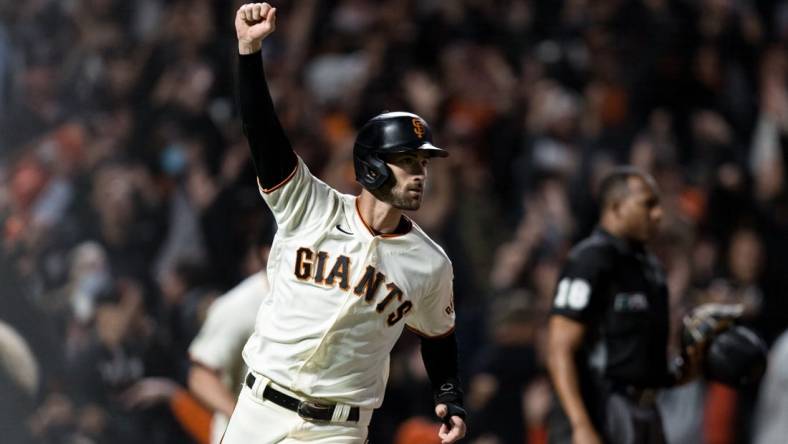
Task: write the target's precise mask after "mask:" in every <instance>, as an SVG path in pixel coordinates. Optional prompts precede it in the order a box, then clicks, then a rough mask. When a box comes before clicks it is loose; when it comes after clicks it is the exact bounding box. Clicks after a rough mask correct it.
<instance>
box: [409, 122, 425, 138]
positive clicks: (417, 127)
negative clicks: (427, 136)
mask: <svg viewBox="0 0 788 444" xmlns="http://www.w3.org/2000/svg"><path fill="white" fill-rule="evenodd" d="M411 122H413V132H414V133H416V136H418V138H419V139H421V138H423V137H424V125H423V124H422V123H421V120H420V119H417V118H415V117H414V118H413V120H411Z"/></svg>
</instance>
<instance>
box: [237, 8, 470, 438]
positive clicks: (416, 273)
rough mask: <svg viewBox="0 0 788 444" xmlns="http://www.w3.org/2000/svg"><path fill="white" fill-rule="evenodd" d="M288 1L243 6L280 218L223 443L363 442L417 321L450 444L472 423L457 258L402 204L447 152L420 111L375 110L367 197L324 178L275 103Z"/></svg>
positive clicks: (366, 164)
mask: <svg viewBox="0 0 788 444" xmlns="http://www.w3.org/2000/svg"><path fill="white" fill-rule="evenodd" d="M275 22H276V8H273V7H271V6H270V5H268V4H267V3H261V4H260V3H258V4H248V5H244V6H242V7H241V8H240V9H239V10H238V13H237V14H236V18H235V26H236V31H237V35H238V49H239V53H240V56H239V59H240V60H239V62H240V66H239V87H240V104H241V116H242V121H243V127H244V132H245V134H246V136H247V138H248V140H249V145H250V148H251V152H252V159H253V163H254V166H255V169H256V172H257V176H258V185H259V188H260V193H261V195H262V197H263V199H264V200H265V202H266V203H267V204H268V206H269V207H270V209H271V211H272V213H273V215H274V218H275V219H276V222H277V225H278V231H277V233H276V236H275V237H274V242H273V245H272V249H271V255H270V258H269V262H268V278H269V283H270V292H269V293H268V296H267V297H266V298H265V299H264V300H263V302H262V305H261V307H260V310H259V312H258V316H257V320H256V324H255V330H254V333H253V334H252V336H251V337H250V338H249V340H248V342H247V343H246V346H245V347H244V350H243V357H244V360H245V362H246V364H247V365H248V367H249V369H250V371H249V373H248V374H247V376H246V378H245V381H244V386H243V388H242V390H241V394H240V396H239V398H238V402H237V404H236V407H235V411H234V412H233V414H232V417H231V418H230V423H229V425H228V427H227V430H226V433H225V436H224V442H225V443H230V444H236V443H239V444H240V443H279V442H282V443H296V442H320V443H363V442H364V441H365V440H366V436H367V426H368V424H369V420H370V417H371V416H372V411H373V409H375V408H377V407H379V406H380V405H381V404H382V401H383V393H384V389H385V385H386V381H387V378H388V369H389V354H390V351H391V349H392V347H393V346H394V344H395V342H396V341H397V339H398V338H399V336H400V334H401V332H402V329H403V328H404V327H405V326H407V327H408V328H410V329H411V330H413V331H414V332H416V333H417V334H419V335H421V337H422V341H421V344H422V356H423V359H424V363H425V367H426V369H427V372H428V374H429V377H430V381H431V383H432V386H433V388H434V394H435V401H436V407H435V412H436V414H437V415H438V416H439V417H440V418H442V419H443V421H444V424H443V425H442V426H441V428H440V430H439V432H438V433H439V437H440V439H441V440H442V442H443V443H453V442H456V441H457V440H459V439H460V438H462V437H463V436H464V435H465V430H466V426H465V420H464V419H465V411H464V410H463V408H462V392H461V391H460V388H459V383H458V379H457V344H456V340H455V336H454V333H453V330H454V317H455V316H454V307H453V302H452V279H453V274H452V266H451V262H450V261H449V259H448V257H447V256H446V254H445V253H444V252H443V250H442V249H441V248H440V247H439V246H438V245H436V244H435V243H434V242H433V241H432V240H431V239H430V238H429V237H428V236H427V235H426V234H425V233H424V232H423V231H422V230H421V229H420V228H419V227H418V226H417V225H416V224H415V223H413V222H412V221H411V220H410V219H408V218H407V217H406V216H405V215H404V214H403V210H417V209H418V208H419V207H420V205H421V200H422V196H423V194H424V189H425V181H426V178H427V165H428V163H429V161H430V160H431V159H432V158H434V157H446V156H447V155H448V153H447V152H446V151H444V150H442V149H440V148H437V147H435V146H433V145H432V143H431V140H432V136H431V133H430V128H429V126H428V125H427V123H426V122H425V121H424V120H423V119H421V118H420V117H419V116H416V115H415V114H410V113H402V112H397V113H386V114H382V115H380V116H377V117H375V118H373V119H371V120H370V121H369V122H368V123H367V124H365V125H364V126H363V127H362V128H361V130H360V131H359V134H358V135H357V139H356V143H355V145H354V160H355V168H356V179H357V180H358V181H359V182H360V183H361V185H362V186H363V190H362V192H361V194H360V195H358V196H350V195H344V194H341V193H339V192H338V191H336V190H334V189H332V188H331V187H329V186H328V185H326V184H325V183H323V182H321V181H320V180H318V179H317V178H315V177H314V176H313V175H312V174H311V173H310V172H309V169H308V168H307V166H306V165H305V164H304V163H303V161H302V160H301V159H300V158H299V157H298V156H297V155H296V154H295V153H294V152H293V150H292V148H291V146H290V143H289V141H288V139H287V137H286V136H285V134H284V131H283V129H282V127H281V125H280V123H279V120H278V118H277V116H276V114H275V111H274V106H273V103H272V100H271V96H270V94H269V92H268V87H267V84H266V82H265V77H264V72H263V64H262V58H261V56H260V48H261V43H262V40H263V39H264V38H265V37H266V36H267V35H269V34H270V33H271V32H273V31H274V27H275Z"/></svg>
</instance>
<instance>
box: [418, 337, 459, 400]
mask: <svg viewBox="0 0 788 444" xmlns="http://www.w3.org/2000/svg"><path fill="white" fill-rule="evenodd" d="M421 358H422V359H423V360H424V367H425V368H426V369H427V376H429V378H430V383H431V384H432V391H433V392H434V393H435V394H436V396H440V395H441V392H446V391H449V392H455V391H456V395H457V396H458V403H459V404H460V405H462V391H461V390H460V385H459V378H458V377H457V338H456V337H455V335H454V332H452V333H451V334H449V335H447V336H444V337H441V338H427V337H422V338H421ZM449 384H450V385H451V386H452V387H449V386H448V385H449ZM447 388H448V390H447Z"/></svg>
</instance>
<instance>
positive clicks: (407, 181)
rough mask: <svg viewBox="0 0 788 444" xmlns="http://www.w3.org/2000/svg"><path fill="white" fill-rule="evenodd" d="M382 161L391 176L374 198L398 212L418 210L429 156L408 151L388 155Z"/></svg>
mask: <svg viewBox="0 0 788 444" xmlns="http://www.w3.org/2000/svg"><path fill="white" fill-rule="evenodd" d="M384 160H385V162H386V164H388V167H389V169H390V170H391V173H392V174H391V178H390V179H389V180H388V181H387V182H386V183H385V184H384V185H383V186H382V187H381V193H380V195H377V194H376V196H375V197H377V198H378V199H380V200H382V201H384V202H387V203H389V204H391V205H392V206H393V207H394V208H399V209H400V210H418V209H419V207H421V199H422V198H423V197H424V186H425V182H426V180H427V164H428V163H429V154H427V153H425V152H424V151H418V150H416V151H408V152H405V153H397V154H390V155H388V156H386V157H385V159H384Z"/></svg>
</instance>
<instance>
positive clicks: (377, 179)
mask: <svg viewBox="0 0 788 444" xmlns="http://www.w3.org/2000/svg"><path fill="white" fill-rule="evenodd" d="M416 150H420V151H425V152H427V153H428V154H429V155H430V156H431V157H446V156H448V155H449V153H448V152H446V151H445V150H442V149H440V148H438V147H436V146H434V145H433V144H432V131H430V126H429V125H427V122H425V121H424V119H422V118H421V117H419V116H417V115H416V114H413V113H406V112H389V113H384V114H380V115H378V116H375V117H373V118H372V119H370V120H369V122H367V123H365V124H364V126H362V127H361V129H360V130H359V131H358V135H357V136H356V143H355V144H354V145H353V163H354V165H355V169H356V180H357V181H358V182H359V183H360V184H361V185H362V186H364V188H366V189H368V190H374V189H377V188H380V186H381V185H383V184H384V183H385V182H386V180H388V178H389V177H390V176H391V171H390V170H389V168H388V166H386V162H385V161H384V160H383V159H382V158H381V157H380V156H381V155H385V154H394V153H404V152H407V151H416Z"/></svg>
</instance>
